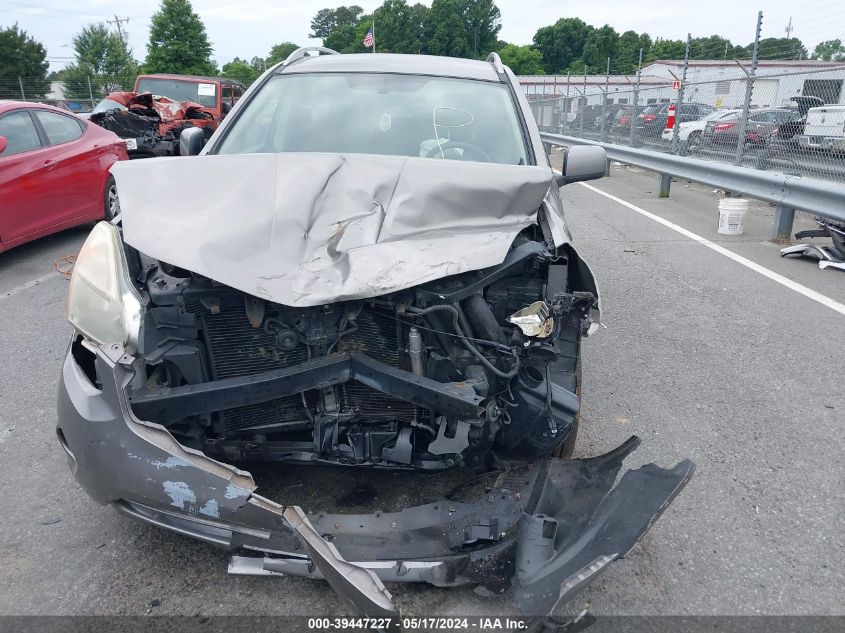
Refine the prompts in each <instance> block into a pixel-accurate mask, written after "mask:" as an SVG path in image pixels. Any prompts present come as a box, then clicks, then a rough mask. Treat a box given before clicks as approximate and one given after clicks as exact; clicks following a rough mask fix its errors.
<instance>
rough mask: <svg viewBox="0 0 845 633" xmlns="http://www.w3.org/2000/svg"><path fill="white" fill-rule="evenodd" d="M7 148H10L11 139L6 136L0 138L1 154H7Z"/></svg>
mask: <svg viewBox="0 0 845 633" xmlns="http://www.w3.org/2000/svg"><path fill="white" fill-rule="evenodd" d="M7 147H9V139H7V138H6V137H5V136H0V154H2V153H3V152H5V151H6V148H7Z"/></svg>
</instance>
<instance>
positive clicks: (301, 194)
mask: <svg viewBox="0 0 845 633" xmlns="http://www.w3.org/2000/svg"><path fill="white" fill-rule="evenodd" d="M112 173H113V174H114V177H115V180H116V182H117V189H118V192H119V194H120V205H121V211H122V220H123V234H124V239H125V241H126V242H127V243H128V244H130V245H131V246H133V247H135V248H137V249H138V250H140V251H142V252H144V253H146V254H147V255H150V256H151V257H154V258H156V259H159V260H162V261H165V262H167V263H169V264H173V265H175V266H179V267H181V268H185V269H187V270H191V271H194V272H196V273H199V274H202V275H205V276H206V277H209V278H211V279H214V280H216V281H218V282H220V283H223V284H226V285H228V286H231V287H233V288H237V289H239V290H241V291H243V292H246V293H248V294H251V295H255V296H258V297H262V298H264V299H267V300H269V301H272V302H275V303H281V304H284V305H288V306H297V307H305V306H313V305H319V304H323V303H331V302H335V301H343V300H350V299H364V298H368V297H374V296H379V295H383V294H387V293H389V292H394V291H397V290H402V289H404V288H409V287H412V286H415V285H418V284H421V283H424V282H427V281H431V280H434V279H439V278H442V277H446V276H448V275H454V274H457V273H462V272H466V271H469V270H477V269H479V268H485V267H487V266H493V265H495V264H498V263H500V262H502V260H504V258H505V255H506V254H507V251H508V249H509V247H510V245H511V243H512V241H513V239H514V238H515V237H516V235H517V233H519V231H521V230H522V229H523V228H525V227H526V226H528V225H530V224H532V223H534V222H535V221H536V216H537V210H538V208H539V207H540V205H541V203H542V201H543V198H544V196H545V195H546V193H547V192H548V190H549V187H550V186H551V184H552V182H553V177H554V175H553V173H552V171H551V169H549V168H548V167H534V166H516V165H492V164H482V163H471V162H460V161H452V160H433V159H424V158H408V157H403V156H373V155H361V154H319V153H288V154H248V155H223V156H197V157H179V158H158V159H149V160H144V161H119V162H117V163H115V164H114V165H113V166H112Z"/></svg>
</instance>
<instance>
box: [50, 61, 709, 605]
mask: <svg viewBox="0 0 845 633" xmlns="http://www.w3.org/2000/svg"><path fill="white" fill-rule="evenodd" d="M320 50H322V51H323V52H325V49H320ZM307 52H308V51H307V50H306V49H300V50H298V51H296V52H294V53H293V54H292V55H291V56H290V57H289V58H288V59H287V60H286V61H285V62H283V63H282V64H279V65H277V66H276V67H274V68H272V69H271V70H270V71H269V72H267V73H265V74H264V75H263V76H262V78H261V79H259V80H258V81H257V82H256V83H254V84H253V85H252V86H251V87H250V89H249V91H248V93H247V97H246V98H245V99H243V100H241V101H240V102H239V103H238V104H237V105H236V106H235V108H234V109H233V110H232V112H231V114H230V115H229V116H228V117H227V118H226V120H225V121H224V122H223V123H222V124H221V126H220V127H219V128H218V129H217V131H216V132H215V133H214V135H213V136H212V137H211V139H210V140H208V142H207V143H206V142H205V138H204V136H203V134H202V130H200V129H197V128H188V129H186V130H184V131H183V132H182V142H183V151H182V154H183V156H182V157H177V158H166V159H165V158H153V159H150V160H144V161H131V162H128V163H124V164H120V165H118V166H116V167H115V176H116V178H117V183H118V186H119V188H120V192H121V194H120V195H121V209H122V213H121V217H122V225H121V226H120V227H117V226H115V225H113V224H109V223H100V224H98V225H97V227H96V228H95V230H94V231H93V232H92V233H91V236H90V237H89V238H88V240H87V241H86V242H85V245H84V246H83V247H82V250H81V251H80V253H79V257H78V259H77V262H76V266H75V268H74V273H73V277H72V279H71V282H70V285H69V294H68V308H67V309H68V319H69V321H70V323H71V324H72V326H73V327H74V329H75V334H74V336H73V340H72V343H71V345H70V348H69V352H68V354H67V356H66V358H65V361H64V368H63V371H62V377H61V381H60V386H59V396H58V426H57V434H58V438H59V442H60V444H61V446H62V447H63V449H64V451H65V452H66V454H67V457H68V460H69V464H70V467H71V471H72V472H73V473H74V475H75V476H76V478H77V480H78V481H79V483H80V484H81V485H82V486H83V488H85V490H87V491H88V493H89V494H90V495H91V496H92V497H93V498H94V499H96V500H98V501H99V502H101V503H104V504H112V505H113V506H115V507H116V508H117V509H118V510H119V511H120V512H122V513H124V514H126V515H128V516H131V517H134V518H136V519H138V520H141V521H145V522H148V523H151V524H154V525H157V526H160V527H163V528H167V529H171V530H174V531H176V532H179V533H180V534H184V535H190V536H194V537H196V538H199V539H202V540H205V541H209V542H213V543H215V544H218V545H223V546H225V547H228V548H230V549H231V550H234V551H235V553H236V554H240V555H236V556H235V557H234V558H233V559H232V568H231V569H233V570H234V572H235V573H247V574H248V573H256V574H266V573H267V571H266V570H267V569H269V567H265V565H270V566H272V568H273V570H275V571H278V572H280V573H284V574H291V575H300V576H308V577H311V578H324V579H326V580H328V582H329V583H331V584H332V586H333V587H334V588H335V590H336V591H338V593H339V594H340V595H341V596H342V597H343V598H344V599H345V601H346V602H347V604H350V605H352V606H353V608H355V609H357V610H358V611H361V612H363V613H364V614H366V615H370V616H384V615H395V614H396V613H397V611H396V608H395V607H394V605H393V602H392V598H391V596H390V594H389V593H388V592H387V591H386V590H385V589H384V586H383V585H382V581H386V580H389V581H400V582H401V581H412V582H420V581H423V582H429V583H433V584H435V585H440V586H454V585H461V584H477V585H483V586H485V587H487V588H488V589H491V588H495V589H496V592H497V593H498V592H502V591H504V590H505V589H508V588H510V589H511V590H512V591H511V594H510V595H512V596H514V599H515V601H516V604H517V606H518V608H519V609H522V611H523V612H525V613H531V614H534V615H536V614H546V613H549V612H550V611H551V610H555V613H558V611H557V609H559V608H560V607H561V605H562V604H564V603H565V602H566V601H567V600H568V599H569V598H570V597H571V596H572V595H574V594H575V593H577V592H578V591H579V590H580V589H582V588H583V585H584V584H585V583H587V582H589V581H590V580H591V579H592V578H595V577H596V576H597V572H599V571H600V570H601V569H602V568H603V567H605V566H606V565H607V564H609V563H610V562H612V561H613V560H615V559H617V558H619V557H620V556H622V555H623V554H624V553H626V552H628V551H630V550H631V548H632V547H633V546H634V545H635V544H636V543H637V541H638V540H639V539H640V538H641V537H642V535H643V534H644V533H645V532H646V530H647V529H648V528H649V527H650V526H651V525H652V524H653V522H654V521H655V519H656V518H657V517H659V515H660V514H661V513H662V511H663V510H664V509H665V508H666V507H667V506H668V505H669V503H670V502H671V501H672V500H673V499H674V498H675V496H676V495H677V494H678V492H679V491H680V489H681V488H683V486H684V485H685V484H686V482H687V481H688V480H689V478H690V477H691V475H692V472H693V469H694V466H693V465H692V463H691V462H689V461H686V460H685V461H683V462H681V463H680V464H678V465H677V466H675V467H674V468H672V469H663V468H659V467H657V466H656V465H654V464H651V465H647V466H644V467H641V468H639V469H637V470H632V471H629V472H627V473H626V474H625V475H624V477H622V478H621V481H620V483H619V485H618V486H617V487H616V488H615V489H614V491H613V492H610V490H611V488H612V487H613V482H614V481H615V480H616V479H617V474H618V472H619V470H620V468H621V463H622V460H623V459H624V457H625V456H626V455H628V454H629V453H630V452H631V451H633V450H634V449H635V448H636V446H637V444H638V443H639V442H638V440H637V438H631V439H630V440H628V441H627V442H625V443H624V444H623V445H622V446H620V447H619V448H617V449H615V450H614V451H612V452H611V453H608V454H606V455H604V456H600V457H595V458H591V459H579V460H569V459H558V458H553V457H550V456H553V455H568V454H569V453H570V452H571V450H572V442H573V441H574V438H575V433H576V429H577V420H578V411H579V406H580V405H579V396H580V393H581V387H580V375H581V370H580V367H581V361H580V358H581V354H580V349H581V340H582V336H584V335H585V334H588V333H590V332H592V331H594V330H595V329H596V328H597V325H598V323H597V320H598V318H599V313H598V310H599V297H598V290H597V287H596V283H595V279H594V277H593V274H592V273H591V272H590V268H589V267H588V266H587V264H586V263H585V262H584V260H583V259H582V258H581V257H580V256H579V254H578V253H577V251H576V250H575V248H574V246H573V245H572V243H571V241H570V233H569V231H568V230H567V227H566V218H565V215H564V209H563V206H562V202H561V197H560V192H559V186H561V185H565V184H567V183H570V182H575V181H581V180H591V179H595V178H599V177H601V176H602V175H603V174H604V172H605V169H606V161H607V157H606V154H605V152H604V150H603V149H602V148H600V147H577V148H572V149H569V150H568V151H567V152H566V154H565V155H564V156H563V168H562V171H561V173H558V174H555V173H554V172H553V171H552V169H551V167H550V164H549V162H548V161H549V159H548V157H547V155H546V153H545V151H544V149H543V144H542V141H541V139H540V135H539V131H538V129H537V125H536V123H535V121H534V118H533V116H532V114H531V109H530V107H529V104H528V102H527V100H526V99H525V96H524V95H523V94H522V90H521V88H520V85H519V83H518V80H517V79H516V77H515V76H514V75H513V73H512V72H510V70H509V69H507V68H506V67H505V66H503V65H502V63H501V60H500V59H499V57H498V55H495V54H493V55H491V57H490V58H489V61H488V62H482V61H477V60H468V59H452V58H447V57H429V56H422V55H393V54H380V55H372V54H369V55H367V54H359V55H355V54H351V55H337V54H326V55H320V56H312V57H308V56H306V53H307ZM195 154H199V155H197V156H195ZM494 457H496V460H494V459H493V458H494ZM532 460H537V461H536V462H535V463H534V467H533V468H529V467H528V466H527V464H529V463H531V462H532ZM255 462H264V466H263V468H264V469H270V470H277V476H279V477H282V478H284V477H286V476H287V475H285V474H284V472H289V471H281V470H278V468H279V464H282V463H289V464H300V465H304V466H309V467H312V468H313V467H314V466H317V465H321V466H322V467H323V468H324V469H325V468H328V467H343V468H345V469H346V471H347V473H349V474H348V475H346V477H345V479H346V480H350V481H351V480H352V479H353V478H354V477H355V476H356V474H355V473H356V472H357V473H362V472H364V473H369V474H368V475H367V481H368V482H370V483H368V485H386V486H389V487H392V488H396V486H397V485H398V484H396V483H395V482H397V481H399V480H398V479H396V478H392V477H391V478H389V479H388V477H389V476H390V475H398V473H386V472H385V471H390V470H394V471H401V472H404V473H405V474H406V476H407V475H413V474H414V473H420V474H419V475H418V476H419V477H421V476H423V475H426V476H427V478H426V480H425V482H426V483H425V485H422V483H421V481H420V480H419V479H418V480H417V483H416V484H415V483H413V482H410V483H409V485H408V487H404V486H403V487H402V491H401V492H402V496H401V499H402V500H399V501H397V502H396V503H398V505H396V506H395V507H394V508H392V509H390V508H384V507H383V506H381V505H379V506H378V507H374V508H372V512H373V514H367V513H356V512H360V509H352V510H350V507H349V506H348V505H346V506H343V507H342V509H337V511H339V512H342V513H343V514H333V512H335V511H336V509H334V508H330V507H325V506H323V505H322V504H320V502H318V501H317V497H315V496H313V495H312V493H313V492H317V491H319V489H320V483H319V475H317V474H315V475H314V476H313V477H310V478H309V479H308V482H309V483H308V484H306V487H307V486H311V490H309V491H308V492H307V498H308V499H309V501H308V503H309V504H310V505H309V507H310V508H311V510H312V512H311V513H309V514H306V513H305V512H303V510H302V508H301V507H300V506H298V505H297V504H296V502H295V501H294V500H293V499H292V498H291V497H289V496H283V497H282V498H280V499H278V503H277V502H275V501H272V500H270V499H268V498H267V497H265V496H263V495H261V494H259V493H258V491H257V487H258V484H257V483H256V480H255V479H253V476H252V475H251V474H250V472H248V471H247V470H245V465H246V464H247V463H255ZM505 464H507V465H505ZM491 469H493V470H491ZM501 469H503V470H501ZM447 470H448V471H451V472H453V473H454V474H455V477H449V478H446V479H437V478H435V477H433V476H432V474H433V473H436V472H438V471H447ZM479 473H482V474H483V476H482V477H479ZM461 479H462V481H463V483H462V484H461V485H459V489H460V491H459V492H458V493H455V494H453V495H452V496H450V497H449V498H448V499H447V498H446V496H444V495H447V494H448V492H447V490H450V489H452V488H453V487H454V485H455V483H456V482H457V481H461ZM407 481H409V480H407ZM437 481H440V482H441V483H440V485H441V486H444V487H442V488H438V484H437ZM351 485H352V484H351V483H350V487H351ZM445 486H448V487H445ZM262 487H263V484H262ZM295 488H296V487H293V489H294V494H295V493H296V490H295ZM277 489H278V490H281V491H284V490H286V488H285V487H284V486H282V487H281V488H277ZM287 490H291V488H290V487H289V488H287ZM436 490H440V492H433V493H432V491H436ZM262 492H263V490H262ZM609 492H610V494H609V495H608V493H609ZM282 494H283V495H288V494H289V493H284V492H283V493H282ZM420 494H429V495H430V497H431V501H430V502H429V501H420V502H418V503H419V505H417V504H415V503H411V504H409V503H408V501H407V500H408V499H409V498H410V499H420V498H421V497H420ZM302 498H303V499H305V498H306V497H302ZM403 500H404V501H403ZM341 501H342V500H341ZM330 502H331V501H330V500H329V501H327V503H330ZM353 503H356V504H357V503H360V502H359V501H355V502H353ZM378 503H379V504H381V503H382V499H381V498H378ZM382 510H387V511H382ZM558 525H559V526H560V527H558ZM597 535H598V536H597ZM520 552H522V553H524V554H525V555H524V556H521V554H520ZM250 553H251V554H250ZM518 557H519V560H520V563H519V566H517V564H516V560H517V558H518ZM268 561H270V562H268ZM347 561H355V562H354V563H350V562H347ZM585 570H586V571H585ZM564 583H565V584H564ZM562 586H563V587H565V588H566V590H565V591H564V590H562V589H561V587H562Z"/></svg>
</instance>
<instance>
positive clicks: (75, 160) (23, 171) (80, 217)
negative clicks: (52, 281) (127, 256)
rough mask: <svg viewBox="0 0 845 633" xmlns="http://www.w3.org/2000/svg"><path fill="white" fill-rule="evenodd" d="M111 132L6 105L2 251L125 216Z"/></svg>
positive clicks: (0, 157) (0, 180) (55, 112)
mask: <svg viewBox="0 0 845 633" xmlns="http://www.w3.org/2000/svg"><path fill="white" fill-rule="evenodd" d="M126 159H127V154H126V146H125V145H124V143H123V142H122V141H121V140H120V139H119V138H118V137H117V136H115V135H114V134H112V133H111V132H107V131H106V130H103V129H101V128H99V127H97V126H96V125H91V124H89V123H86V122H85V121H82V120H80V119H79V118H78V117H76V116H75V115H73V114H69V113H67V112H64V111H63V110H60V109H59V108H54V107H52V106H48V105H43V104H40V103H27V102H23V101H0V201H2V204H0V252H1V251H4V250H8V249H10V248H13V247H15V246H19V245H20V244H23V243H25V242H29V241H31V240H34V239H37V238H39V237H43V236H45V235H50V234H52V233H57V232H58V231H62V230H64V229H68V228H70V227H73V226H77V225H79V224H85V223H87V222H93V221H96V220H102V219H103V218H105V219H111V218H113V217H114V216H115V215H116V214H117V213H119V211H120V206H119V203H118V199H117V189H116V186H115V183H114V178H112V177H111V175H110V174H109V168H110V167H111V166H112V165H113V164H114V163H115V162H116V161H120V160H126Z"/></svg>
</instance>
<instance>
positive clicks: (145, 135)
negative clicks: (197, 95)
mask: <svg viewBox="0 0 845 633" xmlns="http://www.w3.org/2000/svg"><path fill="white" fill-rule="evenodd" d="M88 120H89V121H91V122H92V123H96V124H97V125H99V126H100V127H102V128H105V129H107V130H110V131H112V132H114V133H115V134H117V135H118V136H119V137H121V138H122V139H125V141H126V148H127V150H129V156H130V157H132V158H143V157H150V156H176V155H178V154H179V135H180V134H181V132H182V130H184V129H185V128H188V127H199V128H202V129H203V131H204V133H205V134H206V137H210V136H211V134H212V132H213V131H214V130H215V128H216V127H217V125H218V123H219V119H216V118H215V115H214V110H213V109H211V108H206V107H204V106H202V105H200V104H198V103H194V102H192V101H182V102H176V101H174V100H173V99H171V98H170V97H163V96H157V95H153V94H151V93H149V92H143V93H141V94H138V93H135V92H113V93H111V94H110V95H108V96H107V97H106V98H105V99H104V100H103V101H101V102H100V103H98V104H97V106H96V107H95V108H94V110H93V111H92V112H91V114H90V115H89V116H88Z"/></svg>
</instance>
